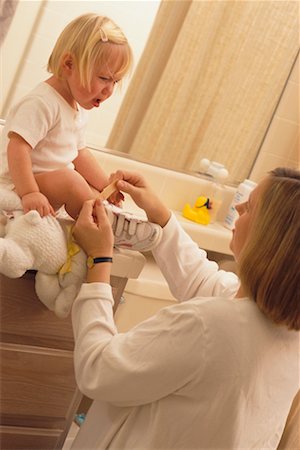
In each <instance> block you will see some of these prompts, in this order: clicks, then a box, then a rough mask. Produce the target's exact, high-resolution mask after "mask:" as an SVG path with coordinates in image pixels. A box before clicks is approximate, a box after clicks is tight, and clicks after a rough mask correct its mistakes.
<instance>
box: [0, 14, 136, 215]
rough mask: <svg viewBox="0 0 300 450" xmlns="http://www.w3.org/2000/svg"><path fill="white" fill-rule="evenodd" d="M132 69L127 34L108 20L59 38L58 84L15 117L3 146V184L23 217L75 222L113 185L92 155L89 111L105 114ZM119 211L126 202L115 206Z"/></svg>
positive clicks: (51, 82)
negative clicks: (61, 212) (34, 214)
mask: <svg viewBox="0 0 300 450" xmlns="http://www.w3.org/2000/svg"><path fill="white" fill-rule="evenodd" d="M131 64H132V52H131V48H130V46H129V44H128V41H127V39H126V37H125V36H124V34H123V32H122V31H121V29H120V28H119V27H118V26H117V25H116V24H115V23H114V22H113V21H112V20H110V19H109V18H107V17H102V16H99V15H97V14H84V15H82V16H80V17H78V18H76V19H74V20H73V21H72V22H71V23H70V24H69V25H67V27H66V28H65V29H64V30H63V32H62V33H61V35H60V36H59V38H58V40H57V42H56V44H55V46H54V49H53V51H52V54H51V56H50V58H49V61H48V67H47V70H48V72H49V73H51V74H52V75H51V77H50V78H48V79H47V80H45V81H43V82H41V83H40V84H38V86H37V87H35V88H34V89H33V90H32V91H31V92H30V93H29V94H28V95H26V96H25V97H24V98H23V99H21V100H20V101H19V102H18V103H17V104H16V105H15V106H14V107H13V108H12V109H11V111H10V113H9V115H8V117H7V120H6V124H5V127H4V130H3V139H2V143H1V167H0V183H1V185H2V187H3V186H4V187H6V188H7V189H10V190H15V191H16V192H17V194H18V195H19V196H20V198H21V201H22V205H23V209H24V212H25V213H26V212H28V211H30V210H33V209H34V210H37V211H38V212H39V213H40V215H41V216H42V217H43V216H46V215H48V214H52V215H54V214H55V211H57V210H58V209H59V208H60V207H61V206H63V205H64V206H65V209H66V211H67V213H68V214H69V215H70V216H71V217H73V218H76V217H77V216H78V214H79V211H80V210H81V207H82V204H83V202H84V201H85V200H88V199H93V198H96V197H97V196H98V195H99V192H101V191H102V190H103V188H104V187H105V186H106V185H107V184H108V177H107V176H106V175H105V173H104V171H103V170H102V169H101V167H100V166H99V164H98V163H97V161H96V160H95V158H94V157H93V155H92V154H91V153H90V152H89V150H88V149H87V148H86V144H85V137H84V131H85V125H86V110H90V109H92V108H98V107H100V105H101V103H103V102H104V101H105V100H107V99H108V98H109V97H110V96H111V95H112V93H113V90H114V87H115V84H116V83H118V82H119V81H120V80H121V79H122V78H123V77H124V75H126V74H127V73H128V71H129V69H130V67H131ZM109 200H110V202H112V203H115V204H119V203H120V201H121V200H122V194H121V193H119V192H116V193H114V194H112V196H111V197H110V198H109Z"/></svg>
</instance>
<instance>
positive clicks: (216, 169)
mask: <svg viewBox="0 0 300 450" xmlns="http://www.w3.org/2000/svg"><path fill="white" fill-rule="evenodd" d="M200 168H201V169H202V170H203V172H204V173H205V174H207V175H209V176H210V177H211V188H210V192H209V195H208V197H209V200H210V202H211V205H212V209H210V210H209V214H210V222H211V223H213V222H215V221H216V220H217V215H218V212H219V209H220V206H221V205H222V202H223V192H224V186H223V183H224V181H225V180H226V178H227V177H228V170H227V169H226V168H225V166H223V164H220V163H218V162H216V161H209V160H208V159H206V158H204V159H202V160H201V161H200Z"/></svg>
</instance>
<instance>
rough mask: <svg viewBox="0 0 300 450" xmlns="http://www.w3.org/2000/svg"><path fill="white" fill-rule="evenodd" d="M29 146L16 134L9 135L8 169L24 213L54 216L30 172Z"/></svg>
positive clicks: (30, 149)
mask: <svg viewBox="0 0 300 450" xmlns="http://www.w3.org/2000/svg"><path fill="white" fill-rule="evenodd" d="M31 151H32V148H31V146H30V145H29V144H28V143H27V142H26V141H25V140H24V139H23V138H22V137H21V136H19V135H18V134H16V133H10V135H9V143H8V147H7V159H8V168H9V172H10V175H11V178H12V181H13V183H14V185H15V188H16V192H17V194H18V195H19V196H20V197H21V200H22V206H23V209H24V212H25V213H26V212H28V211H31V210H33V209H35V210H37V211H38V212H39V213H40V215H41V216H42V217H43V216H47V215H48V214H54V210H53V208H52V206H51V205H50V203H49V201H48V199H47V197H45V195H43V194H42V193H41V192H40V189H39V186H38V184H37V182H36V179H35V177H34V174H33V172H32V165H31V158H30V152H31Z"/></svg>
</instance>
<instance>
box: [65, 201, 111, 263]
mask: <svg viewBox="0 0 300 450" xmlns="http://www.w3.org/2000/svg"><path fill="white" fill-rule="evenodd" d="M73 235H74V237H75V239H76V241H77V242H78V244H79V245H80V247H81V248H82V249H83V250H84V251H85V253H86V254H87V255H88V256H93V257H101V256H112V254H113V243H114V236H113V232H112V228H111V225H110V223H109V220H108V217H107V214H106V212H105V209H104V206H103V204H102V201H101V200H99V199H97V200H88V201H86V202H84V204H83V207H82V209H81V211H80V214H79V217H78V219H77V221H76V224H75V225H74V227H73Z"/></svg>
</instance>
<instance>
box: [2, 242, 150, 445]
mask: <svg viewBox="0 0 300 450" xmlns="http://www.w3.org/2000/svg"><path fill="white" fill-rule="evenodd" d="M144 263H145V258H144V256H143V255H142V254H140V253H138V252H134V251H128V250H116V249H115V251H114V264H113V267H112V276H111V280H110V281H111V286H112V290H113V296H114V300H115V309H116V308H117V305H118V303H119V300H120V298H121V296H122V294H123V290H124V288H125V286H126V283H127V280H128V279H129V278H137V277H138V276H139V274H140V272H141V270H142V268H143V266H144ZM34 279H35V273H34V272H30V271H29V272H27V273H26V274H25V275H24V276H23V277H22V278H18V279H11V278H7V277H5V276H4V275H1V274H0V317H1V326H0V351H1V354H0V358H1V359H0V361H1V371H0V391H1V399H0V448H1V450H59V449H61V448H62V447H63V444H64V441H65V439H66V436H67V434H68V431H69V428H70V426H71V423H72V421H73V419H74V416H75V414H76V411H77V409H78V406H79V404H80V403H81V401H82V400H83V403H82V405H83V406H84V408H85V410H86V409H87V408H88V406H89V405H90V403H91V401H87V399H86V398H85V399H82V395H81V394H80V392H79V390H78V389H77V387H76V382H75V377H74V369H73V347H74V341H73V330H72V323H71V316H69V317H68V318H66V319H59V318H58V317H56V316H55V314H54V313H53V312H52V311H49V310H48V309H47V308H46V307H45V306H44V305H43V304H42V303H41V302H40V300H39V299H38V298H37V296H36V294H35V280H34Z"/></svg>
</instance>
